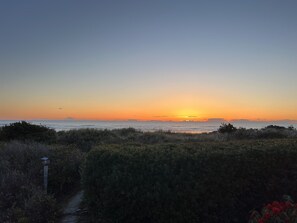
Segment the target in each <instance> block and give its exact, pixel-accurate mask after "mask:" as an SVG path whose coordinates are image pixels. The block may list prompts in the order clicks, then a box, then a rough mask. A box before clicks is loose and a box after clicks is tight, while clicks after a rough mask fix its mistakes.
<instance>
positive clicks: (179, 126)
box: [0, 120, 297, 133]
mask: <svg viewBox="0 0 297 223" xmlns="http://www.w3.org/2000/svg"><path fill="white" fill-rule="evenodd" d="M17 121H20V120H0V126H4V125H8V124H10V123H13V122H17ZM26 121H27V122H29V123H32V124H37V125H43V126H47V127H49V128H52V129H55V130H56V131H67V130H71V129H83V128H93V129H108V130H111V129H121V128H129V127H132V128H135V129H137V130H140V131H144V132H151V131H159V130H162V131H171V132H178V133H203V132H212V131H216V130H217V129H218V128H219V127H220V125H221V124H222V123H223V122H224V120H219V121H201V122H192V121H184V122H164V121H91V120H88V121H86V120H26ZM225 122H226V121H225ZM230 123H232V124H233V125H234V126H235V127H243V128H255V129H259V128H263V127H265V126H268V125H279V126H284V127H288V126H293V127H295V128H297V121H290V120H289V121H288V120H286V121H274V122H271V121H247V120H237V121H231V122H230Z"/></svg>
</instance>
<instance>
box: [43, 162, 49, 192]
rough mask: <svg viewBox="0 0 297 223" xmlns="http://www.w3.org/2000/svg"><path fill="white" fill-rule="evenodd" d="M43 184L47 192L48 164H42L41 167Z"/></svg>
mask: <svg viewBox="0 0 297 223" xmlns="http://www.w3.org/2000/svg"><path fill="white" fill-rule="evenodd" d="M43 173H44V175H43V184H44V192H45V194H47V178H48V165H44V167H43Z"/></svg>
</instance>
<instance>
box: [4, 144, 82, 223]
mask: <svg viewBox="0 0 297 223" xmlns="http://www.w3.org/2000/svg"><path fill="white" fill-rule="evenodd" d="M43 156H48V157H49V158H50V160H51V163H50V166H49V185H48V186H49V192H50V194H49V195H46V194H45V193H44V191H43V188H42V186H43V184H42V180H43V165H42V163H41V160H40V158H41V157H43ZM82 160H83V154H82V153H81V152H80V151H79V150H77V149H75V148H67V147H65V146H64V147H61V146H60V147H54V146H46V145H42V144H38V143H32V142H31V143H24V142H16V141H12V142H9V143H4V144H2V145H0V179H1V180H0V222H36V223H37V222H56V217H57V215H58V206H57V203H56V200H55V198H54V197H55V195H60V194H62V193H63V192H66V191H67V189H69V186H70V185H71V186H73V184H75V183H77V182H78V181H79V179H80V176H79V165H80V163H81V162H82Z"/></svg>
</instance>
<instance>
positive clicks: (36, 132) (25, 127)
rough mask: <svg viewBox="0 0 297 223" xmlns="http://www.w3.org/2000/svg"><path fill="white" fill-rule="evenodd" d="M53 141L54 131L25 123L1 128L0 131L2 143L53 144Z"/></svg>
mask: <svg viewBox="0 0 297 223" xmlns="http://www.w3.org/2000/svg"><path fill="white" fill-rule="evenodd" d="M55 139H56V132H55V130H53V129H50V128H47V127H45V126H41V125H33V124H30V123H28V122H25V121H22V122H15V123H12V124H10V125H6V126H3V127H2V128H1V131H0V140H3V141H9V140H27V141H37V142H53V141H54V140H55Z"/></svg>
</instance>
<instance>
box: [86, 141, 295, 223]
mask: <svg viewBox="0 0 297 223" xmlns="http://www.w3.org/2000/svg"><path fill="white" fill-rule="evenodd" d="M296 159H297V141H296V140H269V141H267V140H266V141H230V142H228V143H222V142H221V143H195V144H179V145H177V144H176V145H171V144H169V145H159V146H157V145H155V146H121V147H119V146H113V147H102V148H97V149H95V150H92V151H91V152H90V153H89V154H88V156H87V160H86V164H85V168H84V174H83V186H84V190H85V196H86V201H87V204H88V206H89V210H90V214H91V215H92V216H93V219H94V221H95V222H96V219H103V220H104V221H107V222H123V223H124V222H130V223H133V222H144V223H149V222H156V223H159V222H172V223H176V222H189V223H191V222H222V223H225V222H226V223H227V222H228V223H230V222H244V221H247V220H248V216H247V213H248V211H249V210H251V209H252V208H253V207H256V206H258V205H259V204H262V203H265V202H267V201H268V200H274V199H276V198H277V197H280V196H281V195H282V194H288V193H289V194H292V195H293V196H297V183H296V180H295V179H296V177H297V165H296ZM289 170H290V171H289ZM97 222H98V220H97Z"/></svg>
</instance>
